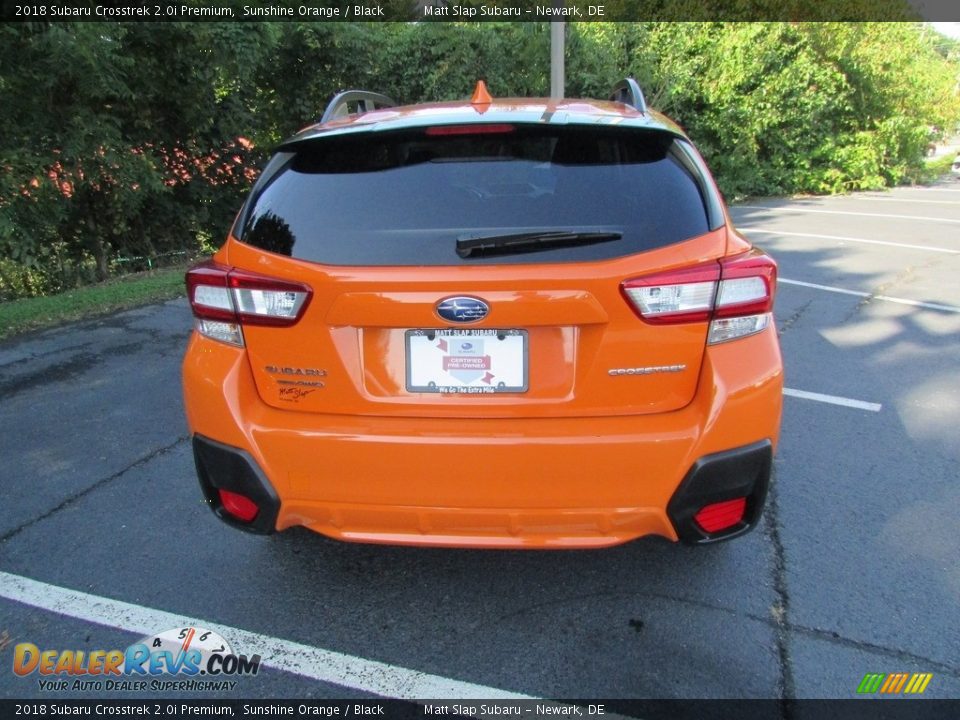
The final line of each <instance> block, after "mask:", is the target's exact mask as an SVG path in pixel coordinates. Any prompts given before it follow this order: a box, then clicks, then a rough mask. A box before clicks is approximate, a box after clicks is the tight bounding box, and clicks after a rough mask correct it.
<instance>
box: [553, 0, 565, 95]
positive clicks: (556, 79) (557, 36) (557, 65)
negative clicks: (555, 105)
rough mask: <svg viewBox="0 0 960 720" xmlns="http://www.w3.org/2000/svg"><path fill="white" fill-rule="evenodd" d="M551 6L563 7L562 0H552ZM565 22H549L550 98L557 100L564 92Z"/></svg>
mask: <svg viewBox="0 0 960 720" xmlns="http://www.w3.org/2000/svg"><path fill="white" fill-rule="evenodd" d="M553 6H554V7H556V8H559V7H563V0H554V2H553ZM566 27H567V24H566V23H565V22H562V21H559V22H551V23H550V99H552V100H559V99H560V98H562V97H563V96H564V94H565V88H566V69H565V68H564V65H563V56H564V31H565V30H566Z"/></svg>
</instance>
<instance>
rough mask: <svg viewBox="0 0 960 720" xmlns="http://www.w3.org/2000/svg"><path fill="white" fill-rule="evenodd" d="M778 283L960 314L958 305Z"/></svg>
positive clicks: (780, 280)
mask: <svg viewBox="0 0 960 720" xmlns="http://www.w3.org/2000/svg"><path fill="white" fill-rule="evenodd" d="M777 282H778V283H781V284H783V285H798V286H800V287H806V288H812V289H814V290H825V291H826V292H833V293H840V294H842V295H853V296H854V297H864V298H872V299H873V300H883V301H884V302H891V303H897V304H898V305H909V306H910V307H918V308H924V309H926V310H939V311H941V312H952V313H960V307H957V306H956V305H939V304H937V303H928V302H920V301H919V300H907V299H906V298H897V297H890V296H889V295H873V294H872V293H868V292H863V291H861V290H847V289H846V288H838V287H833V286H831V285H817V284H816V283H808V282H803V281H802V280H788V279H787V278H777Z"/></svg>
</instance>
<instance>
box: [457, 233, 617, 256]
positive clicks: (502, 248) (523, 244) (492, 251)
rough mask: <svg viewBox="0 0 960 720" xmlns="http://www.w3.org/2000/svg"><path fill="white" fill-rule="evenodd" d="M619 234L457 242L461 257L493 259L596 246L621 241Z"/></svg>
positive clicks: (514, 236)
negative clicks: (582, 246) (495, 256)
mask: <svg viewBox="0 0 960 720" xmlns="http://www.w3.org/2000/svg"><path fill="white" fill-rule="evenodd" d="M622 237H623V233H618V232H609V231H602V232H573V231H570V230H543V231H540V232H525V233H512V234H508V235H488V236H486V237H462V238H458V239H457V255H459V256H460V257H462V258H475V257H490V256H491V255H511V254H515V253H527V252H537V251H539V250H553V249H554V248H562V247H574V246H578V245H593V244H595V243H602V242H609V241H611V240H619V239H620V238H622Z"/></svg>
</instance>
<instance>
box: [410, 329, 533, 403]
mask: <svg viewBox="0 0 960 720" xmlns="http://www.w3.org/2000/svg"><path fill="white" fill-rule="evenodd" d="M406 346H407V392H417V393H457V394H461V395H474V394H478V395H479V394H486V393H507V392H509V393H522V392H526V391H527V331H526V330H487V329H473V330H460V329H446V330H407V331H406Z"/></svg>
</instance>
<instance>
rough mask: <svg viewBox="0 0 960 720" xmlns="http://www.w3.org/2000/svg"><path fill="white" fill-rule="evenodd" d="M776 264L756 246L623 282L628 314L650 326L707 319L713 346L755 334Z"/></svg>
mask: <svg viewBox="0 0 960 720" xmlns="http://www.w3.org/2000/svg"><path fill="white" fill-rule="evenodd" d="M776 282H777V264H776V263H775V262H774V261H773V260H772V259H771V258H770V257H769V256H767V255H766V254H765V253H763V252H762V251H760V250H756V249H754V250H751V251H749V252H746V253H743V254H742V255H737V256H735V257H731V258H723V259H721V260H719V261H718V262H709V263H705V264H703V265H697V266H695V267H692V268H687V269H684V270H671V271H668V272H665V273H658V274H656V275H649V276H647V277H641V278H634V279H631V280H627V281H626V282H624V283H623V285H622V286H621V291H622V292H623V294H624V297H626V298H627V300H628V301H629V303H630V306H631V307H632V308H633V310H634V312H636V313H637V315H639V316H640V317H641V318H642V319H643V320H644V321H646V322H648V323H653V324H673V323H689V322H703V321H705V320H710V321H712V322H711V323H710V334H709V337H708V342H709V343H710V344H716V343H720V342H726V341H727V340H733V339H736V338H738V337H745V336H747V335H753V334H754V333H757V332H760V331H761V330H763V329H764V328H766V327H767V325H768V324H769V322H770V316H769V313H770V311H771V310H772V309H773V297H774V293H775V292H776Z"/></svg>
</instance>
